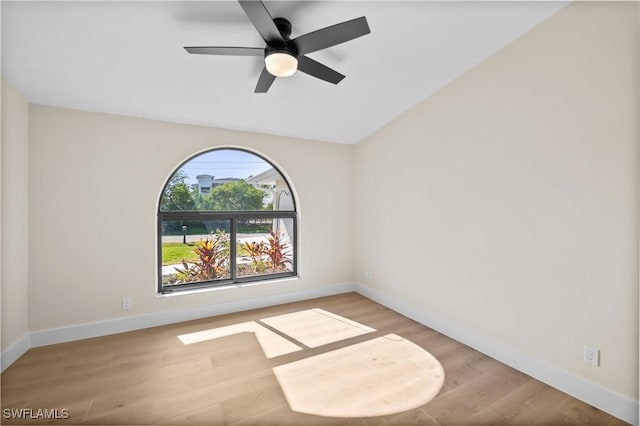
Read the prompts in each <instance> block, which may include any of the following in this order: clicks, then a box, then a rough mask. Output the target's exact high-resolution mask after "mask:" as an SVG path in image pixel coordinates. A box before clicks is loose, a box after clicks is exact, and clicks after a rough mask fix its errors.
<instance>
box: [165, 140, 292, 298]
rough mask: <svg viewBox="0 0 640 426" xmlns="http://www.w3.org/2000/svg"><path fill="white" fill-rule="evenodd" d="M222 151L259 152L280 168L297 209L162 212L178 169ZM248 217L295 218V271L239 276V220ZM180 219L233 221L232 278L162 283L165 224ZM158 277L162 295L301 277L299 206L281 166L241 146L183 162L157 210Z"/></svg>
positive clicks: (231, 222)
mask: <svg viewBox="0 0 640 426" xmlns="http://www.w3.org/2000/svg"><path fill="white" fill-rule="evenodd" d="M218 150H236V151H244V152H246V153H248V154H251V155H255V156H256V157H258V158H260V159H262V160H263V161H265V162H266V163H267V164H269V165H270V166H271V167H273V168H274V170H275V171H277V172H278V173H279V174H280V176H282V179H284V182H285V183H286V185H287V189H288V191H289V192H290V193H291V199H292V202H293V210H174V211H162V210H161V205H162V197H163V196H164V193H165V190H166V188H167V185H169V182H170V181H171V178H172V177H173V175H175V174H176V173H178V171H179V170H180V169H181V168H182V167H183V166H184V165H185V164H187V163H189V162H190V161H191V160H193V159H195V158H197V157H199V156H200V155H203V154H206V153H209V152H213V151H218ZM248 219H291V220H292V221H293V235H292V236H291V239H292V244H291V251H292V253H291V257H292V259H291V262H292V270H291V271H287V272H277V273H271V274H261V275H255V276H245V277H238V276H237V274H238V271H237V261H238V259H237V253H236V252H237V247H236V244H235V242H237V228H238V221H239V220H248ZM180 220H198V221H206V220H229V221H230V231H229V241H230V242H231V244H230V247H229V248H230V253H229V258H230V259H229V269H230V273H231V278H230V279H224V280H211V281H198V282H194V283H185V284H177V285H171V286H167V287H168V288H165V285H164V284H163V283H162V224H163V222H165V221H180ZM156 221H157V237H158V238H157V240H158V244H157V253H158V256H157V259H158V262H157V265H156V268H157V277H158V278H157V279H158V286H157V292H158V294H172V293H180V292H182V291H188V290H194V289H202V288H214V287H224V286H231V285H235V284H245V283H250V282H260V281H267V280H274V279H279V278H289V277H296V276H298V209H297V200H296V197H295V196H294V195H293V189H292V187H291V184H290V183H289V181H288V180H287V178H286V177H285V176H284V174H283V173H282V172H281V171H280V169H279V168H278V167H276V166H275V165H274V164H273V163H272V162H271V161H269V160H267V159H266V158H264V157H263V156H261V155H260V154H257V153H255V152H253V151H248V150H245V149H241V148H227V147H224V148H215V149H211V150H207V151H203V152H199V153H197V154H195V155H193V156H191V157H189V158H188V159H187V160H185V161H183V162H182V163H181V164H180V165H179V166H178V167H177V168H176V169H175V170H174V171H173V173H171V175H169V178H168V179H167V181H166V182H165V184H164V186H163V188H162V192H161V193H160V198H159V199H158V213H157V218H156Z"/></svg>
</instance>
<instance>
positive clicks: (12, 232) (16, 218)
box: [0, 81, 29, 350]
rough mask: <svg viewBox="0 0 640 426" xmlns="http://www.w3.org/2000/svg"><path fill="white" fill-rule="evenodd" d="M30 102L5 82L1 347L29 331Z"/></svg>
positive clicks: (3, 93) (0, 250)
mask: <svg viewBox="0 0 640 426" xmlns="http://www.w3.org/2000/svg"><path fill="white" fill-rule="evenodd" d="M28 130H29V104H27V102H26V101H25V100H24V99H23V98H22V96H20V94H19V93H18V92H16V91H15V90H14V89H13V88H12V87H10V86H9V85H7V84H5V82H4V81H3V82H2V153H1V155H0V157H1V158H2V167H1V170H2V178H1V179H0V180H1V182H2V189H1V190H2V192H1V194H2V215H1V216H2V225H1V227H2V231H1V232H2V247H1V249H0V252H1V253H2V260H1V262H2V289H1V290H2V350H5V349H7V348H8V347H9V346H11V345H12V344H13V343H15V342H16V341H17V340H18V339H19V338H20V337H22V336H23V335H25V334H26V333H27V331H28V327H27V281H28V268H29V264H28V259H29V256H28V255H29V253H28V237H29V234H28V227H27V226H28V220H27V219H28V195H27V185H28V179H29V176H28V167H27V166H28V153H29V152H28V146H29V140H28V137H29V134H28Z"/></svg>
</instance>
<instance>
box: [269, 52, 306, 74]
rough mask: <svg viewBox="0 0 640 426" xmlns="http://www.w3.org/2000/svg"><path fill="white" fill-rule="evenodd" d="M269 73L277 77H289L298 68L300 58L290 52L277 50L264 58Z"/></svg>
mask: <svg viewBox="0 0 640 426" xmlns="http://www.w3.org/2000/svg"><path fill="white" fill-rule="evenodd" d="M264 65H265V67H266V68H267V71H269V74H271V75H274V76H276V77H289V76H290V75H293V74H294V73H295V72H296V70H297V69H298V59H296V57H295V56H293V55H291V54H289V53H283V52H275V53H271V54H270V55H267V56H266V57H265V58H264Z"/></svg>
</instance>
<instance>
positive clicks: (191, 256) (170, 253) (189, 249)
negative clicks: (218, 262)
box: [162, 243, 248, 266]
mask: <svg viewBox="0 0 640 426" xmlns="http://www.w3.org/2000/svg"><path fill="white" fill-rule="evenodd" d="M194 248H195V246H194V245H193V243H190V244H183V243H163V244H162V265H163V266H164V265H175V264H177V263H182V259H184V260H186V261H190V260H196V259H197V258H198V255H196V254H195V253H194V252H193V249H194ZM236 252H237V253H238V255H239V256H246V255H247V254H248V253H247V252H246V250H244V249H242V247H240V244H238V245H237V246H236Z"/></svg>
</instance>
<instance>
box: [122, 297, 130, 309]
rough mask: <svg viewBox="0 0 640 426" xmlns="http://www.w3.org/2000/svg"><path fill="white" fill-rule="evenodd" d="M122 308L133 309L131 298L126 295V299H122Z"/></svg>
mask: <svg viewBox="0 0 640 426" xmlns="http://www.w3.org/2000/svg"><path fill="white" fill-rule="evenodd" d="M122 310H123V311H129V310H131V299H130V298H128V297H126V298H124V299H122Z"/></svg>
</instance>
